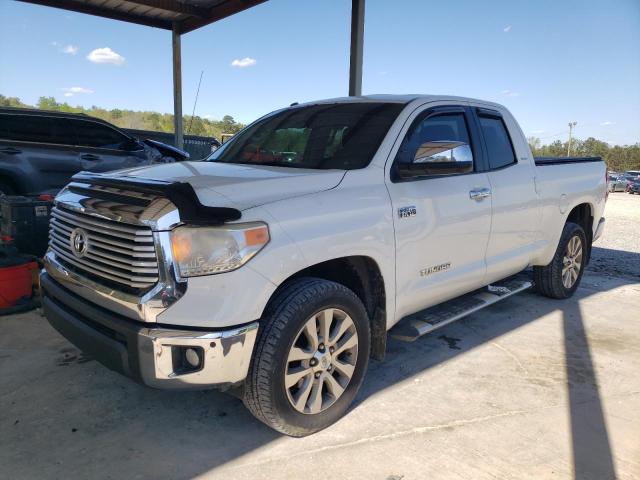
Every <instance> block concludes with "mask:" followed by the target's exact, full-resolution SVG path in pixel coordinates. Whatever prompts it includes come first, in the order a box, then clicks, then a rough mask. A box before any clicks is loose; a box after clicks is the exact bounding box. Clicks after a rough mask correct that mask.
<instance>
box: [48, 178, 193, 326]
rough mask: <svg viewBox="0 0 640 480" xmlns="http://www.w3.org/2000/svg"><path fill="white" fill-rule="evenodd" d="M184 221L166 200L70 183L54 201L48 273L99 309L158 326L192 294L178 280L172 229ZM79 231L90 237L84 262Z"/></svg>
mask: <svg viewBox="0 0 640 480" xmlns="http://www.w3.org/2000/svg"><path fill="white" fill-rule="evenodd" d="M181 223H182V221H181V218H180V214H179V212H178V209H177V208H176V206H175V205H174V204H173V203H172V202H171V201H170V200H169V199H168V198H166V197H163V196H158V195H155V194H150V193H143V192H136V191H130V190H128V189H127V188H115V187H103V186H100V185H90V184H87V183H78V182H74V181H72V182H71V183H70V184H69V185H68V186H67V187H65V188H63V189H62V190H61V191H60V193H59V194H58V196H57V197H56V200H55V206H54V209H53V214H52V216H51V219H50V223H49V237H50V238H49V245H50V247H49V251H48V252H47V254H46V255H45V257H44V266H45V270H46V272H47V274H48V275H49V276H51V278H53V279H54V280H55V281H56V282H58V283H59V284H60V285H62V286H63V287H64V288H67V289H68V290H70V291H71V292H72V293H75V294H77V295H80V296H81V297H83V298H85V299H86V300H88V301H90V302H92V303H94V304H96V305H99V306H100V307H103V308H106V309H107V310H110V311H113V312H114V313H116V314H118V315H124V316H126V317H128V318H131V319H133V320H136V321H142V322H147V323H150V322H156V321H157V317H158V315H160V314H161V313H162V312H164V311H165V310H166V309H167V308H169V307H170V306H171V305H172V304H173V303H175V302H176V301H178V299H180V298H181V297H182V296H183V295H184V293H185V292H186V289H187V282H186V280H184V279H181V278H180V277H179V276H178V275H177V274H176V270H175V267H174V264H173V254H172V250H171V240H170V231H171V229H172V228H174V227H175V226H177V225H180V224H181ZM75 228H82V229H83V230H84V231H85V232H86V236H87V238H88V239H89V241H88V247H87V249H86V252H85V254H84V256H80V257H77V256H76V255H74V253H73V252H74V251H75V248H73V250H72V245H71V234H72V232H73V230H74V229H75Z"/></svg>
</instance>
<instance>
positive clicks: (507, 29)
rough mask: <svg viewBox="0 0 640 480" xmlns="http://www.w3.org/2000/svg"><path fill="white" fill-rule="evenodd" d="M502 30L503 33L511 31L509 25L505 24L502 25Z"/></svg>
mask: <svg viewBox="0 0 640 480" xmlns="http://www.w3.org/2000/svg"><path fill="white" fill-rule="evenodd" d="M502 31H503V32H504V33H509V32H510V31H511V25H507V26H506V27H504V28H503V29H502Z"/></svg>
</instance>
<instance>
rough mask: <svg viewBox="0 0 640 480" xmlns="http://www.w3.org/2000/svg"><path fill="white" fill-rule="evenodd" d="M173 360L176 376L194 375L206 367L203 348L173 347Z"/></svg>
mask: <svg viewBox="0 0 640 480" xmlns="http://www.w3.org/2000/svg"><path fill="white" fill-rule="evenodd" d="M171 358H172V361H173V373H174V375H184V374H186V373H194V372H197V371H199V370H202V368H203V367H204V350H203V349H202V347H191V346H187V345H185V346H178V345H175V346H172V347H171Z"/></svg>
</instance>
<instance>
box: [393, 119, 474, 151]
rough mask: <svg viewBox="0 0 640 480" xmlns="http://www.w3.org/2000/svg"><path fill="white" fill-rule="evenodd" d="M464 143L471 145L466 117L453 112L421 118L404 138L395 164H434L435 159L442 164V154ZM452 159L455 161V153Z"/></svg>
mask: <svg viewBox="0 0 640 480" xmlns="http://www.w3.org/2000/svg"><path fill="white" fill-rule="evenodd" d="M425 144H429V145H425ZM462 144H465V145H469V132H468V131H467V124H466V122H465V118H464V114H462V113H450V114H442V115H437V116H431V117H428V118H426V119H424V120H420V119H418V120H417V121H416V122H415V123H414V124H413V125H412V126H411V128H410V130H409V132H407V135H406V136H405V137H404V140H403V141H402V144H401V145H400V149H399V150H398V154H397V156H396V161H397V162H401V163H412V162H424V161H431V159H434V158H435V159H436V160H437V161H441V159H440V157H439V156H438V154H439V153H440V152H442V151H446V150H448V151H451V150H452V149H455V148H456V146H459V145H462ZM437 150H439V151H437ZM469 154H470V152H469ZM449 158H451V157H449ZM452 159H453V160H456V155H455V150H454V155H453V158H452ZM457 160H458V161H460V160H465V161H469V160H471V161H473V158H469V156H468V155H465V158H458V159H457Z"/></svg>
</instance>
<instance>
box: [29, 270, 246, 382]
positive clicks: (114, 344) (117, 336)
mask: <svg viewBox="0 0 640 480" xmlns="http://www.w3.org/2000/svg"><path fill="white" fill-rule="evenodd" d="M40 282H41V287H42V294H43V298H42V305H43V308H44V312H45V315H46V317H47V320H48V321H49V323H50V324H51V325H52V326H53V327H54V328H55V329H56V330H58V332H60V333H61V334H62V335H63V336H64V337H66V338H67V339H68V340H69V341H70V342H71V343H73V344H74V345H75V346H77V347H78V348H79V349H81V350H82V351H83V352H85V353H87V354H89V355H91V356H93V357H94V358H95V359H96V360H98V361H99V362H101V363H102V364H103V365H105V366H106V367H108V368H110V369H112V370H115V371H117V372H119V373H122V374H123V375H126V376H128V377H131V378H133V379H134V380H136V381H138V382H141V383H143V384H145V385H148V386H150V387H156V388H183V389H188V388H207V387H217V388H226V387H229V386H232V385H234V384H238V383H239V382H241V381H242V380H244V378H245V377H246V376H247V372H248V370H249V363H250V362H251V355H252V353H253V347H254V344H255V340H256V335H257V333H258V322H253V323H250V324H247V325H243V326H240V327H235V328H231V329H226V330H220V331H206V330H202V329H197V330H196V329H194V330H185V329H175V328H171V327H169V326H160V325H158V326H156V327H154V328H149V327H148V324H143V323H141V322H135V321H132V320H130V319H128V318H126V317H122V316H119V315H116V314H114V313H112V312H110V311H109V310H106V309H103V308H101V307H99V306H97V305H95V304H92V303H90V302H87V301H86V300H84V299H83V298H82V297H79V296H78V295H76V294H74V293H72V292H70V291H69V290H67V289H66V288H64V287H63V286H62V285H60V284H59V283H58V282H56V281H55V280H54V279H52V278H51V277H50V276H49V274H47V273H46V272H43V273H42V274H41V277H40ZM188 347H195V349H196V350H197V351H199V352H200V360H201V364H200V365H199V366H198V368H197V370H190V371H185V369H184V368H183V365H182V364H181V363H180V358H178V356H179V355H180V353H181V352H183V351H184V349H186V348H188Z"/></svg>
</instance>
